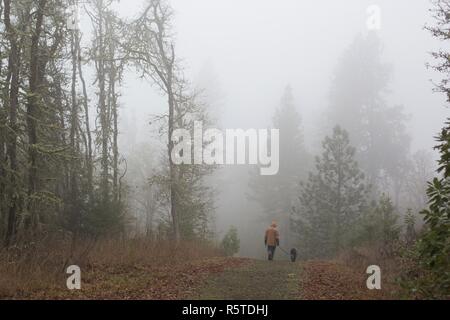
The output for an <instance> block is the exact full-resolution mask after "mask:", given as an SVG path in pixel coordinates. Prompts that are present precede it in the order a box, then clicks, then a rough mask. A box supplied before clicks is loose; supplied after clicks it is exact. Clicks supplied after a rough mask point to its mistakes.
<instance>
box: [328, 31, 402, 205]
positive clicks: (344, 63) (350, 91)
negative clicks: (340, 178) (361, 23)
mask: <svg viewBox="0 0 450 320" xmlns="http://www.w3.org/2000/svg"><path fill="white" fill-rule="evenodd" d="M390 74H391V67H390V66H389V65H388V64H386V63H384V62H383V61H382V44H381V42H380V39H379V38H378V36H377V35H376V33H375V32H370V33H368V34H367V35H365V36H362V35H359V36H358V37H357V38H356V39H355V41H354V42H353V43H352V44H351V45H350V47H349V48H348V49H347V50H346V51H345V52H344V54H343V56H342V57H341V60H340V62H339V65H338V66H337V68H336V71H335V74H334V79H333V82H332V89H331V92H330V108H329V110H328V121H329V124H330V125H331V126H335V125H340V126H341V127H342V128H345V129H346V130H348V132H349V134H350V137H351V142H352V145H354V146H355V148H356V150H357V153H356V156H357V158H358V161H359V163H360V164H361V168H362V169H363V170H364V171H365V172H366V173H367V178H368V179H369V182H370V184H371V185H373V186H374V187H378V186H379V185H380V184H382V183H384V184H385V185H386V184H389V186H390V188H391V190H392V192H393V193H395V195H398V194H399V193H400V191H401V189H402V187H403V186H404V181H403V175H398V174H397V173H398V172H399V171H400V169H401V168H402V167H403V165H404V163H405V162H406V159H407V155H408V153H409V136H408V134H407V133H406V130H405V129H406V126H405V121H406V120H407V116H406V115H405V114H404V113H403V111H402V107H401V106H389V105H388V103H387V102H386V95H387V92H388V90H389V88H388V81H389V79H390ZM389 186H387V187H389ZM383 189H384V190H385V189H386V188H383ZM374 191H376V189H375V188H374ZM395 198H397V197H395ZM396 204H397V203H396Z"/></svg>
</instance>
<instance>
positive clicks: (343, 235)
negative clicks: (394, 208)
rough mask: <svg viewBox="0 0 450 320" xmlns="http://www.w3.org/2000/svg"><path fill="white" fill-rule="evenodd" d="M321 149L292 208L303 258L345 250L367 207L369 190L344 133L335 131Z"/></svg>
mask: <svg viewBox="0 0 450 320" xmlns="http://www.w3.org/2000/svg"><path fill="white" fill-rule="evenodd" d="M322 145H323V150H324V151H323V154H322V155H321V156H320V157H317V158H316V171H315V172H314V173H310V174H309V177H308V180H307V181H306V182H305V183H302V184H301V191H300V196H299V200H300V205H299V206H298V207H297V208H294V216H295V224H294V229H295V231H296V233H297V234H298V236H299V247H300V248H301V249H300V252H301V253H303V254H305V255H306V256H307V257H329V256H333V255H335V254H336V253H338V252H339V251H340V250H341V249H344V248H345V247H347V246H348V245H349V244H350V240H351V238H352V237H353V235H354V232H355V226H356V224H357V223H359V222H360V221H361V218H362V214H361V213H362V212H364V210H366V206H367V204H366V197H367V193H368V190H369V188H368V186H367V185H366V183H365V179H364V174H363V173H362V171H361V170H360V168H359V166H358V163H357V162H356V160H355V148H353V147H352V146H350V142H349V136H348V134H347V132H346V131H345V130H343V129H341V128H340V127H339V126H337V127H335V128H334V130H333V135H332V136H331V137H326V138H325V140H324V141H323V143H322Z"/></svg>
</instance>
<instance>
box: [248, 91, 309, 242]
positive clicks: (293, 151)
mask: <svg viewBox="0 0 450 320" xmlns="http://www.w3.org/2000/svg"><path fill="white" fill-rule="evenodd" d="M273 127H274V128H276V129H279V130H280V167H279V171H278V174H276V175H273V176H261V175H260V174H259V169H258V168H255V170H254V171H252V172H251V173H250V174H251V176H250V182H249V185H250V189H251V190H250V193H249V195H248V197H249V199H251V200H253V201H256V202H257V203H259V204H260V205H261V207H262V209H263V210H264V220H265V221H266V222H267V223H270V222H271V221H273V220H276V221H277V222H278V224H279V227H280V231H281V233H282V234H283V235H284V239H285V241H287V243H286V245H289V242H290V240H291V239H290V238H291V237H290V236H289V233H290V213H291V211H292V205H293V204H294V202H295V190H296V187H297V185H298V181H299V180H301V179H302V178H304V177H305V176H306V173H307V170H308V167H309V163H310V156H309V154H308V153H307V151H306V148H305V146H304V141H303V132H302V122H301V117H300V114H299V112H298V111H297V108H296V104H295V100H294V96H293V94H292V89H291V87H289V86H288V87H286V89H285V91H284V94H283V96H282V98H281V103H280V106H279V108H278V109H277V110H276V112H275V115H274V117H273Z"/></svg>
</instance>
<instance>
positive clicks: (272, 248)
mask: <svg viewBox="0 0 450 320" xmlns="http://www.w3.org/2000/svg"><path fill="white" fill-rule="evenodd" d="M276 248H277V247H276V246H267V253H268V255H269V260H270V261H272V260H273V256H274V255H275V249H276Z"/></svg>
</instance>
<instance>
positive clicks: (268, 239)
mask: <svg viewBox="0 0 450 320" xmlns="http://www.w3.org/2000/svg"><path fill="white" fill-rule="evenodd" d="M264 244H265V245H266V246H267V252H268V254H269V261H272V260H273V256H274V255H275V249H276V248H277V246H279V245H280V235H279V233H278V230H277V224H276V223H275V222H272V224H271V225H270V227H269V228H268V229H267V230H266V236H265V237H264Z"/></svg>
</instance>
